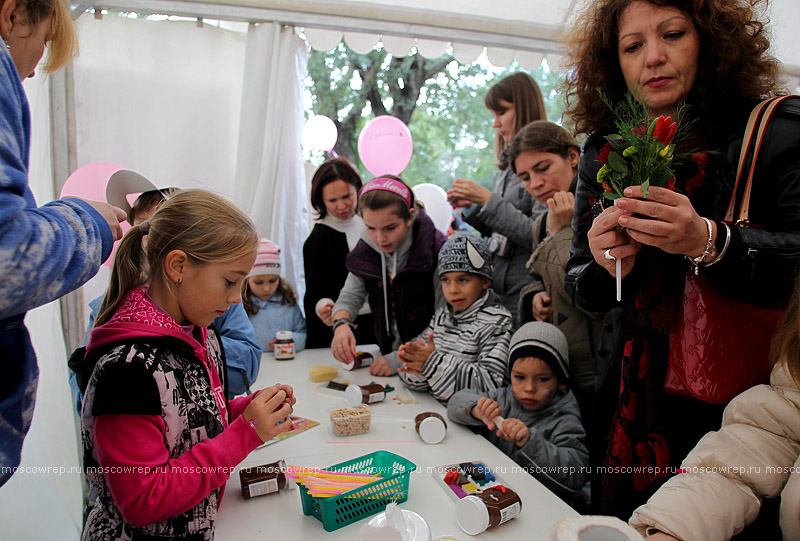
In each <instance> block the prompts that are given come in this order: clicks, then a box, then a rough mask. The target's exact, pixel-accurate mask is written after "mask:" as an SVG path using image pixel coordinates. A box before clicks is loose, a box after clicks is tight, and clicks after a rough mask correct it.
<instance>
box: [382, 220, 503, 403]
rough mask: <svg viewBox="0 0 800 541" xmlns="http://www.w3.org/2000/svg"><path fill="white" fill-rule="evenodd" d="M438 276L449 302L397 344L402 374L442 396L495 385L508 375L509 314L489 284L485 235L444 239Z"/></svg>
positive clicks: (419, 387) (410, 382)
mask: <svg viewBox="0 0 800 541" xmlns="http://www.w3.org/2000/svg"><path fill="white" fill-rule="evenodd" d="M439 278H440V280H441V284H442V293H443V294H444V298H445V300H446V301H447V304H448V306H447V307H445V308H440V309H439V310H437V311H436V313H435V314H434V315H433V318H432V319H431V322H430V324H429V325H428V327H427V328H426V329H425V330H424V331H423V332H422V334H420V335H419V337H417V338H416V339H415V340H412V341H410V342H407V343H405V344H403V345H401V346H400V349H399V351H398V355H397V357H398V360H399V361H400V362H401V363H402V364H403V366H402V367H400V368H399V369H398V372H400V379H402V380H403V381H404V382H405V384H406V385H408V387H409V388H411V389H415V390H420V391H430V392H431V394H433V396H434V397H435V398H436V399H438V400H440V401H442V402H446V401H447V400H448V399H449V398H450V396H451V395H452V394H453V393H454V392H456V391H458V390H459V389H465V388H468V387H469V388H473V389H477V390H480V391H490V390H493V389H496V388H497V387H499V386H501V385H503V384H504V383H506V382H507V381H508V360H507V356H508V341H509V339H510V338H511V328H512V327H511V325H512V317H511V313H510V312H509V311H508V310H507V309H506V308H505V307H504V306H503V305H502V303H501V301H500V299H499V297H498V296H497V295H496V294H495V293H494V291H492V289H491V287H490V286H491V285H492V256H491V252H490V251H489V248H488V246H487V245H486V241H484V240H483V239H481V238H480V237H477V236H475V235H471V234H468V233H456V234H455V235H454V236H453V237H451V238H450V239H448V241H447V242H446V243H445V244H444V246H442V249H441V250H440V251H439Z"/></svg>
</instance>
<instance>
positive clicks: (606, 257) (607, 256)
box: [603, 248, 617, 261]
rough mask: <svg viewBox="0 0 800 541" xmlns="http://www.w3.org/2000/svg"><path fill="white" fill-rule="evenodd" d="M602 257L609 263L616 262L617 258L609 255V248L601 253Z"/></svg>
mask: <svg viewBox="0 0 800 541" xmlns="http://www.w3.org/2000/svg"><path fill="white" fill-rule="evenodd" d="M603 257H604V258H605V259H608V260H609V261H616V260H617V258H616V257H614V256H613V255H611V248H609V249H608V250H606V251H605V252H603Z"/></svg>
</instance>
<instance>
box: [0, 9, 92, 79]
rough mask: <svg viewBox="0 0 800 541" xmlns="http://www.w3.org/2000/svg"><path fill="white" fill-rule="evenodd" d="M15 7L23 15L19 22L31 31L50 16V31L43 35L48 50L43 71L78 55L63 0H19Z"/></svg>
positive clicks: (52, 69)
mask: <svg viewBox="0 0 800 541" xmlns="http://www.w3.org/2000/svg"><path fill="white" fill-rule="evenodd" d="M14 1H15V0H0V5H2V4H3V3H4V2H14ZM17 9H19V10H20V11H21V12H22V14H23V15H24V19H23V21H21V22H22V23H24V24H26V25H28V26H30V28H31V32H33V29H34V28H35V27H36V26H37V25H38V24H39V23H41V22H42V21H45V20H47V19H48V18H49V17H52V20H51V22H50V32H48V33H47V36H45V42H46V43H47V44H48V47H47V49H48V52H47V62H45V65H44V71H46V72H47V73H53V72H54V71H58V70H59V69H61V68H63V67H64V66H66V65H67V63H68V62H69V61H70V60H72V58H74V57H75V56H77V55H78V38H77V36H76V34H75V27H74V26H73V23H72V17H70V14H69V8H68V7H67V5H66V4H65V3H64V2H63V0H19V4H18V7H17Z"/></svg>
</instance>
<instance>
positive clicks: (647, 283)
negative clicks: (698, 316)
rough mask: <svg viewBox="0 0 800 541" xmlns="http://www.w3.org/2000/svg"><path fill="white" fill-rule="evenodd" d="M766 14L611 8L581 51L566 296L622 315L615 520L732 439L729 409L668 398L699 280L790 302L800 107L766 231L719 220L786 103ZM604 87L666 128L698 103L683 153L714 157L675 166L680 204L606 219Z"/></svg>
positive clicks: (605, 356)
mask: <svg viewBox="0 0 800 541" xmlns="http://www.w3.org/2000/svg"><path fill="white" fill-rule="evenodd" d="M760 3H761V0H600V1H599V2H595V3H592V4H591V5H590V6H589V7H588V8H587V10H586V11H585V12H584V13H583V15H582V18H581V20H580V22H579V24H578V25H577V26H576V27H575V30H574V35H573V37H572V39H571V41H570V53H571V55H572V59H573V61H574V69H573V70H572V71H571V72H570V74H569V75H568V80H567V87H568V99H569V106H568V107H569V111H568V112H569V113H570V114H571V118H572V121H573V122H574V123H575V127H576V131H577V132H578V133H583V134H586V135H588V136H589V138H588V140H587V142H586V144H585V146H584V152H583V156H582V158H581V163H580V166H579V171H580V173H579V175H580V178H579V181H578V187H577V191H576V197H575V199H576V201H575V215H574V217H573V222H572V226H573V230H574V238H573V244H572V250H571V252H572V257H571V259H570V261H569V263H568V265H567V276H566V287H567V291H568V292H570V293H571V294H572V296H573V299H574V300H575V302H576V303H577V304H578V305H579V306H580V307H582V308H584V309H586V310H591V311H607V312H608V313H607V316H606V322H605V326H604V329H605V332H604V335H603V337H602V340H601V344H600V348H599V351H598V354H597V357H596V367H595V368H596V371H595V373H596V376H595V401H596V408H595V411H596V413H597V416H598V422H596V423H595V424H594V426H593V427H590V429H591V430H590V432H591V433H590V434H589V437H590V442H589V443H590V452H591V453H592V455H593V456H592V461H593V465H594V466H601V465H604V466H606V468H607V469H606V473H605V475H604V476H603V478H600V477H599V476H597V475H596V476H595V477H594V479H593V482H592V490H593V496H594V503H595V504H599V506H600V507H599V510H600V512H603V513H605V514H616V515H618V516H620V517H627V516H629V515H630V512H631V511H632V510H633V508H634V507H635V506H636V505H638V504H640V503H642V502H643V501H644V500H645V499H646V498H647V497H648V496H649V495H651V494H652V493H653V492H654V491H655V490H656V489H657V488H658V487H659V486H660V485H661V484H662V483H663V482H664V481H665V480H666V479H667V477H668V476H669V470H670V468H671V467H675V466H677V465H678V464H679V462H680V460H681V459H682V458H683V457H684V456H686V453H687V452H688V451H689V450H690V449H691V448H692V447H693V446H694V445H695V444H696V443H697V441H698V440H699V439H700V437H701V436H702V435H703V434H705V433H706V432H707V431H709V430H713V429H716V428H719V422H720V418H721V413H722V408H723V406H724V405H717V404H709V403H705V402H701V401H699V400H694V399H687V398H679V397H676V396H672V395H668V394H666V393H665V391H664V381H665V374H666V369H667V359H668V353H669V333H670V324H671V322H672V321H673V320H674V317H675V315H676V314H677V313H678V310H679V308H680V306H679V305H680V302H679V300H680V299H681V295H682V292H683V288H684V283H685V279H684V277H685V275H686V272H687V270H689V268H693V269H696V270H697V271H698V272H699V273H700V274H702V275H704V276H706V277H707V278H708V279H709V280H710V281H712V283H713V284H714V285H715V286H716V287H718V288H719V289H720V290H722V291H723V292H724V293H725V294H726V295H728V296H731V297H734V298H737V299H740V300H743V301H747V302H754V301H758V302H761V303H769V304H778V305H779V304H780V303H782V302H784V301H785V299H786V298H787V297H788V296H789V293H790V292H791V289H792V281H793V278H794V268H795V266H796V265H797V263H798V261H800V153H799V152H798V149H800V100H797V99H789V100H787V101H785V102H783V104H781V105H780V106H779V107H778V109H777V110H776V112H775V114H774V116H773V117H772V120H771V122H770V124H769V127H768V129H767V131H766V136H765V139H764V145H763V147H762V152H761V154H760V156H759V158H758V162H757V165H756V176H755V179H754V183H753V186H754V187H753V192H752V202H751V205H750V219H751V220H752V222H753V223H755V224H759V227H758V228H747V227H741V226H740V225H738V224H737V225H727V224H725V223H723V222H722V221H721V218H723V216H724V214H725V211H726V206H727V203H728V201H729V200H730V197H731V192H732V190H733V183H734V176H735V171H736V166H737V159H738V155H739V151H740V148H741V146H742V140H743V133H744V128H745V125H746V123H747V118H748V115H749V114H750V112H751V110H752V109H753V106H754V105H755V104H756V103H758V101H759V100H761V99H763V98H766V97H769V96H771V95H774V94H776V93H777V92H778V88H777V76H778V64H777V61H776V60H775V59H774V58H773V57H771V56H769V54H768V49H769V41H768V39H767V36H766V33H765V29H764V25H763V23H762V22H760V21H759V20H758V19H757V15H756V10H757V8H758V7H759V5H758V4H760ZM598 89H600V90H602V91H603V92H604V93H605V95H606V96H607V97H608V98H609V99H610V100H611V101H612V102H617V103H619V102H620V101H621V100H623V98H624V97H625V94H626V92H628V91H630V92H632V93H633V94H634V95H635V96H636V97H637V99H638V100H639V101H640V102H643V103H645V104H646V105H647V106H648V107H649V109H650V110H651V111H652V113H654V114H655V115H662V114H663V115H669V114H673V113H674V112H675V110H676V109H677V106H678V105H679V104H680V103H681V102H682V101H685V102H686V103H687V104H688V105H689V106H690V109H689V116H691V117H694V118H696V122H694V124H692V126H691V129H690V131H689V133H688V135H687V137H685V138H684V139H683V140H682V142H681V143H679V148H678V151H677V152H678V153H681V152H682V151H683V152H687V151H690V150H692V151H694V150H697V149H702V150H706V151H712V152H709V153H707V154H705V155H704V156H703V158H702V159H698V160H697V161H696V162H694V161H691V162H690V163H688V164H683V165H678V166H677V167H676V169H677V171H676V179H675V191H672V190H669V189H666V188H651V189H650V194H649V195H648V197H647V198H644V196H643V193H642V190H641V188H639V187H633V188H629V189H626V190H625V193H624V197H622V198H620V199H619V200H618V202H617V205H616V206H613V205H604V204H603V202H604V198H603V196H602V190H603V188H602V186H601V185H600V184H598V183H597V180H596V178H597V172H598V170H599V168H600V167H601V165H602V164H601V163H600V162H599V161H597V159H596V158H597V157H598V155H599V154H600V152H601V149H602V147H603V145H604V143H605V141H604V139H603V136H605V135H608V134H610V133H612V132H614V131H616V130H615V128H614V125H613V122H612V118H611V115H610V113H609V111H608V109H607V107H606V105H605V104H604V103H603V101H602V100H601V98H600V95H599V93H598ZM681 147H682V148H681ZM603 207H606V208H603ZM616 260H620V262H621V274H622V284H623V286H622V287H623V293H622V302H621V303H618V302H616V297H615V289H616V288H615V285H614V282H615V273H616V270H615V263H616ZM737 317H746V314H744V315H737ZM753 332H763V331H762V330H761V329H753ZM606 438H608V439H606ZM633 471H638V472H639V473H635V474H634V473H632V472H633Z"/></svg>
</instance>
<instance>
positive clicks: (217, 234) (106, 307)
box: [95, 190, 259, 327]
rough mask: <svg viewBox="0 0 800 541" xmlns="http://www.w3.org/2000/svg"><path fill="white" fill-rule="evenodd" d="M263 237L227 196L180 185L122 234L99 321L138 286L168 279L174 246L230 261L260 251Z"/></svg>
mask: <svg viewBox="0 0 800 541" xmlns="http://www.w3.org/2000/svg"><path fill="white" fill-rule="evenodd" d="M145 235H147V247H146V248H144V247H143V243H142V240H143V238H144V236H145ZM258 243H259V237H258V232H257V231H256V228H255V225H253V222H252V221H251V220H250V218H248V216H247V215H246V214H245V213H244V212H242V211H241V210H239V209H238V208H237V207H236V206H235V205H234V204H233V203H231V202H230V201H228V200H227V199H225V198H223V197H221V196H219V195H216V194H214V193H212V192H209V191H206V190H181V191H179V192H178V193H176V194H175V195H174V196H172V197H171V198H170V199H169V200H168V201H165V202H164V204H163V205H161V206H160V207H159V208H158V210H157V211H156V212H155V214H154V215H153V217H152V218H150V219H149V220H147V221H145V222H142V223H141V224H139V225H137V226H136V227H133V228H131V230H130V231H128V233H126V234H125V236H124V237H123V238H122V242H120V244H119V247H118V248H117V254H116V256H115V257H114V266H113V267H112V268H111V282H110V284H109V286H108V291H107V292H106V296H105V298H104V299H103V303H102V305H101V306H100V310H99V312H98V314H97V320H96V321H95V327H97V326H100V325H102V324H103V323H105V322H106V321H108V320H109V319H110V318H111V316H112V315H113V314H114V312H115V311H116V309H117V308H118V307H119V305H120V303H122V300H123V299H124V298H125V296H126V295H127V294H128V293H129V292H130V291H131V290H132V289H134V288H136V287H139V286H142V285H144V284H146V283H153V281H154V280H162V281H163V282H164V283H165V284H168V280H167V277H166V275H165V274H164V262H165V259H166V257H167V254H169V253H170V252H171V251H173V250H182V251H184V252H185V253H186V256H187V257H188V258H189V261H191V262H192V263H195V264H200V265H202V264H206V263H224V262H227V261H233V260H235V259H239V258H240V257H244V256H245V255H247V254H251V253H252V254H255V252H256V250H257V249H258Z"/></svg>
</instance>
